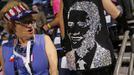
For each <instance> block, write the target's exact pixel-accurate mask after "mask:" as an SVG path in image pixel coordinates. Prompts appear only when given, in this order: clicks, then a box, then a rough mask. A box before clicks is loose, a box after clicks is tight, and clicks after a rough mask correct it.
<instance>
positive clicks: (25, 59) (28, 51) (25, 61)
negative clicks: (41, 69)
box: [13, 40, 33, 75]
mask: <svg viewBox="0 0 134 75" xmlns="http://www.w3.org/2000/svg"><path fill="white" fill-rule="evenodd" d="M15 47H16V46H15ZM15 47H14V50H13V54H14V55H15V56H18V57H20V58H22V60H23V64H24V66H25V67H26V69H27V71H28V73H29V74H30V75H33V74H32V68H31V55H32V47H33V41H31V40H30V41H28V42H27V48H26V57H24V56H23V55H21V54H19V53H17V52H16V51H15Z"/></svg>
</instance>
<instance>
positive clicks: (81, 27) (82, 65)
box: [48, 0, 127, 75]
mask: <svg viewBox="0 0 134 75" xmlns="http://www.w3.org/2000/svg"><path fill="white" fill-rule="evenodd" d="M60 5H61V6H60V12H59V13H58V14H57V17H56V18H55V20H54V21H53V24H52V23H51V24H49V25H48V26H49V27H52V26H53V25H54V23H60V29H61V35H62V39H64V41H63V44H64V49H65V50H66V57H67V65H68V68H69V70H70V71H71V75H89V74H90V75H112V73H113V69H114V65H115V62H116V59H115V56H114V53H113V46H112V43H111V40H110V38H109V31H108V29H107V25H106V21H105V16H104V10H106V11H107V12H108V13H109V14H110V15H111V16H112V18H113V19H115V20H116V21H117V22H119V23H120V24H121V25H122V26H123V27H125V26H127V23H126V20H125V19H124V16H123V15H122V13H121V11H120V10H118V9H117V7H116V6H115V5H114V4H113V3H112V1H111V0H84V1H78V0H61V4H60Z"/></svg>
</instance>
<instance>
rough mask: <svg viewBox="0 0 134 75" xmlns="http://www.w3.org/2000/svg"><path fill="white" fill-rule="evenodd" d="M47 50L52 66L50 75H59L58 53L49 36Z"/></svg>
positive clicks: (46, 37)
mask: <svg viewBox="0 0 134 75" xmlns="http://www.w3.org/2000/svg"><path fill="white" fill-rule="evenodd" d="M45 49H46V53H47V57H48V61H49V66H50V75H58V68H57V63H58V60H57V51H56V48H55V47H54V44H53V43H52V41H51V39H50V37H49V36H48V35H45Z"/></svg>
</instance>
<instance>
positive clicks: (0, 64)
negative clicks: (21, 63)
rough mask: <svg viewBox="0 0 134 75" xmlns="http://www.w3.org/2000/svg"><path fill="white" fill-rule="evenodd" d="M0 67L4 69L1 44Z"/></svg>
mask: <svg viewBox="0 0 134 75" xmlns="http://www.w3.org/2000/svg"><path fill="white" fill-rule="evenodd" d="M0 69H2V70H4V68H3V57H2V47H1V46H0ZM3 75H4V74H3Z"/></svg>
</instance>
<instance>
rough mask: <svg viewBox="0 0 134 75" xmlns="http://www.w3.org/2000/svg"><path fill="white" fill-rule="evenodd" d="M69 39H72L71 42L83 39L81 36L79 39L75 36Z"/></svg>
mask: <svg viewBox="0 0 134 75" xmlns="http://www.w3.org/2000/svg"><path fill="white" fill-rule="evenodd" d="M71 38H72V40H73V41H81V40H82V39H83V37H81V36H80V37H79V36H77V37H74V36H73V37H71Z"/></svg>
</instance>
